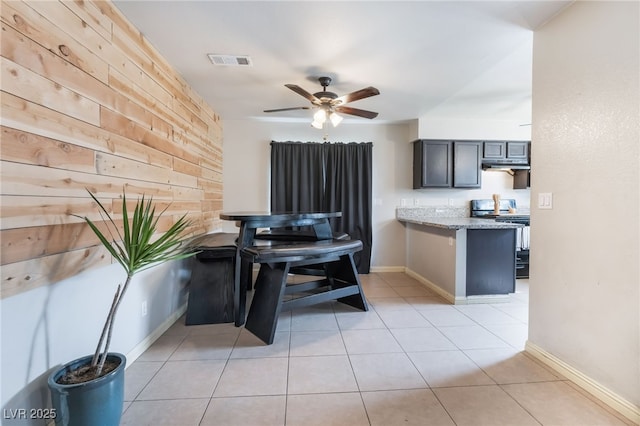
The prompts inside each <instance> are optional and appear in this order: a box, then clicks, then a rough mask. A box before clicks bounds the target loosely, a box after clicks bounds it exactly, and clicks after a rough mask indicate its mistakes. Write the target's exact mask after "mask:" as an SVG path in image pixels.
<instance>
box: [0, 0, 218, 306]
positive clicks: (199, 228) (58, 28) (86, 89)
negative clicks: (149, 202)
mask: <svg viewBox="0 0 640 426" xmlns="http://www.w3.org/2000/svg"><path fill="white" fill-rule="evenodd" d="M0 16H1V21H2V22H1V24H2V48H1V49H2V50H1V52H2V57H1V60H0V66H1V72H2V92H1V93H0V96H1V102H2V109H1V113H2V122H1V131H2V146H1V149H0V160H1V162H0V178H1V179H2V192H1V194H0V203H1V204H0V219H1V220H2V221H1V229H0V244H1V246H0V249H1V250H2V251H1V261H2V262H1V263H2V277H1V278H2V280H1V287H0V297H10V296H13V295H15V294H18V293H20V292H23V291H28V290H30V289H33V288H36V287H39V286H44V285H49V284H51V283H55V282H57V281H59V280H62V279H64V278H67V277H70V276H73V275H75V274H78V273H79V272H81V271H83V270H85V269H87V268H91V267H95V266H97V265H105V264H108V263H110V262H112V259H111V257H110V256H109V254H108V252H107V251H106V250H105V249H104V248H102V247H101V246H100V245H99V243H98V240H97V238H96V237H95V236H94V234H93V232H91V230H90V229H89V228H88V226H87V225H86V223H85V222H84V220H83V219H82V217H84V216H87V217H89V218H91V219H92V220H94V221H96V222H97V223H98V224H99V226H104V224H103V222H102V218H101V216H100V214H99V211H98V209H97V206H96V204H95V203H94V202H93V200H92V199H91V198H90V197H89V195H88V193H87V190H90V191H91V192H93V193H94V194H96V196H97V197H98V198H99V199H100V201H101V202H102V203H103V204H104V205H105V207H107V209H108V210H111V209H112V210H113V211H114V215H115V217H116V220H118V221H119V220H120V216H121V214H120V212H121V208H122V198H121V196H122V191H123V190H125V191H126V193H127V203H128V204H127V206H128V207H129V206H130V207H131V208H133V203H135V200H136V199H137V198H138V197H139V196H142V195H145V196H146V197H153V199H154V202H155V203H156V205H157V209H158V210H162V209H164V208H165V207H166V211H165V213H164V215H163V217H162V219H161V221H160V222H159V232H160V233H162V232H164V231H166V230H167V229H168V228H169V227H170V226H171V224H172V223H173V222H174V221H175V220H177V219H178V218H179V217H181V216H182V215H186V216H187V217H188V218H189V219H190V220H191V221H192V224H191V226H190V227H189V229H188V230H189V232H190V233H191V234H198V233H202V232H208V231H210V230H212V229H214V228H217V227H219V226H220V219H219V213H220V211H221V209H222V192H223V186H222V126H221V123H220V120H219V117H218V115H217V114H216V113H215V112H214V111H213V110H212V109H211V107H210V106H208V105H207V104H206V103H205V102H204V101H203V99H202V98H201V97H200V96H198V95H197V94H196V93H194V92H193V90H192V89H191V88H190V87H189V86H188V85H187V84H186V82H185V81H184V80H183V79H182V78H181V77H180V75H179V74H178V73H177V72H176V71H175V70H174V69H173V68H172V66H171V65H170V64H169V63H167V61H166V60H165V59H164V58H162V56H160V55H159V53H158V52H157V51H156V50H155V49H154V48H153V47H152V46H151V45H150V44H149V43H148V41H147V40H145V39H144V37H143V36H142V34H140V32H139V31H138V30H137V29H136V28H135V27H133V26H132V25H131V24H130V23H129V22H128V21H127V20H126V18H125V17H124V16H122V15H121V14H120V12H119V11H118V10H117V8H115V7H114V6H113V5H112V4H111V3H110V2H108V1H99V2H91V1H84V2H60V1H47V2H29V1H5V0H2V7H1V8H0ZM118 224H119V226H121V225H122V224H121V222H118Z"/></svg>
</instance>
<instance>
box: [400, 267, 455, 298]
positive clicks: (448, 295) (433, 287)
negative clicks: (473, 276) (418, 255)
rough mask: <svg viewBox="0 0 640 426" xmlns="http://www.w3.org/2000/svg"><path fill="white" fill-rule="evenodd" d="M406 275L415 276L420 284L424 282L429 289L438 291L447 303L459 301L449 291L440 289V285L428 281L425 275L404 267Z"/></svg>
mask: <svg viewBox="0 0 640 426" xmlns="http://www.w3.org/2000/svg"><path fill="white" fill-rule="evenodd" d="M404 272H405V273H406V274H407V275H409V276H410V277H412V278H415V279H416V280H418V281H420V282H421V283H422V284H424V285H425V286H426V287H427V288H428V289H429V290H433V291H435V292H436V293H438V294H439V295H440V296H442V297H444V298H445V300H446V301H447V302H449V303H452V304H454V305H455V304H458V305H459V304H460V302H459V301H456V298H455V297H454V296H453V294H451V293H449V292H448V291H446V290H444V289H442V288H441V287H439V286H437V285H435V284H434V283H432V282H431V281H429V280H428V279H426V278H425V277H423V276H422V275H420V274H418V273H417V272H415V271H412V270H411V269H409V268H405V271H404Z"/></svg>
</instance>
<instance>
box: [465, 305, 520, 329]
mask: <svg viewBox="0 0 640 426" xmlns="http://www.w3.org/2000/svg"><path fill="white" fill-rule="evenodd" d="M467 306H468V305H467ZM454 308H455V306H454ZM456 310H457V311H458V312H460V313H461V314H462V315H464V316H466V317H467V318H469V319H470V320H471V321H473V322H475V323H476V324H478V325H479V326H480V327H483V328H485V329H486V328H487V326H492V325H510V324H513V323H495V324H483V323H482V322H480V321H478V320H477V319H475V318H473V317H472V316H470V315H467V314H465V313H464V311H461V310H459V309H456ZM500 312H501V313H503V314H504V315H508V314H507V313H506V312H502V311H500ZM508 316H509V317H511V318H513V319H514V320H515V321H517V322H518V323H520V324H522V322H521V321H520V320H518V319H517V318H515V317H512V316H511V315H508ZM487 331H489V330H488V329H487Z"/></svg>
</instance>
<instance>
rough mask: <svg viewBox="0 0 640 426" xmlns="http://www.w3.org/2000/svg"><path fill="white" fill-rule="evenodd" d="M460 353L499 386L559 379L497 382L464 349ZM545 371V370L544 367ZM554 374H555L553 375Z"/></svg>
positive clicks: (548, 381) (521, 352) (549, 381)
mask: <svg viewBox="0 0 640 426" xmlns="http://www.w3.org/2000/svg"><path fill="white" fill-rule="evenodd" d="M469 350H476V349H469ZM479 350H483V349H479ZM462 353H463V354H464V355H465V356H466V357H467V358H468V359H469V360H470V361H471V362H472V363H474V364H475V365H476V366H477V367H478V368H479V369H480V370H481V371H482V372H483V373H484V374H485V375H486V376H487V377H488V378H489V379H491V380H492V381H493V382H494V383H495V384H496V385H498V386H501V385H511V384H527V383H552V382H558V381H561V380H530V381H526V382H509V383H506V382H499V381H498V380H496V379H495V378H494V377H493V376H492V375H491V374H490V373H489V371H487V370H486V369H484V368H483V367H482V366H481V365H480V364H478V363H477V362H475V360H474V359H473V358H471V357H470V356H469V355H468V354H467V353H466V352H465V351H462ZM519 354H523V351H520V352H518V353H517V354H516V355H519ZM545 371H547V370H546V369H545ZM554 376H555V375H554Z"/></svg>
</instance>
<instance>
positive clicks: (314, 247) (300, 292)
mask: <svg viewBox="0 0 640 426" xmlns="http://www.w3.org/2000/svg"><path fill="white" fill-rule="evenodd" d="M360 250H362V242H361V241H360V240H320V241H298V242H291V241H288V242H271V243H267V244H259V245H255V246H250V247H245V248H243V249H242V250H241V256H242V258H243V259H244V260H247V261H249V262H251V263H259V264H260V271H259V272H258V278H257V280H256V285H255V293H254V296H253V301H252V302H251V308H250V309H249V314H248V316H247V321H246V323H245V328H246V329H247V330H249V331H251V332H252V333H253V334H255V335H256V336H257V337H259V338H260V339H261V340H263V341H264V342H265V343H267V344H271V343H273V338H274V336H275V331H276V327H277V324H278V317H279V315H280V313H281V312H282V311H286V310H290V309H295V308H298V307H303V306H309V305H313V304H317V303H321V302H325V301H328V300H338V301H339V302H342V303H345V304H347V305H350V306H353V307H356V308H358V309H361V310H363V311H367V310H368V306H367V301H366V299H365V297H364V293H363V292H362V286H361V285H360V279H359V277H358V272H357V270H356V266H355V263H354V261H353V255H354V253H356V252H358V251H360ZM305 265H322V266H323V269H324V273H323V275H324V277H323V278H321V279H317V280H314V281H308V282H304V283H299V284H291V283H287V276H288V274H289V272H290V270H291V269H292V268H297V267H301V266H305ZM285 296H289V297H288V298H286V299H285Z"/></svg>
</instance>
